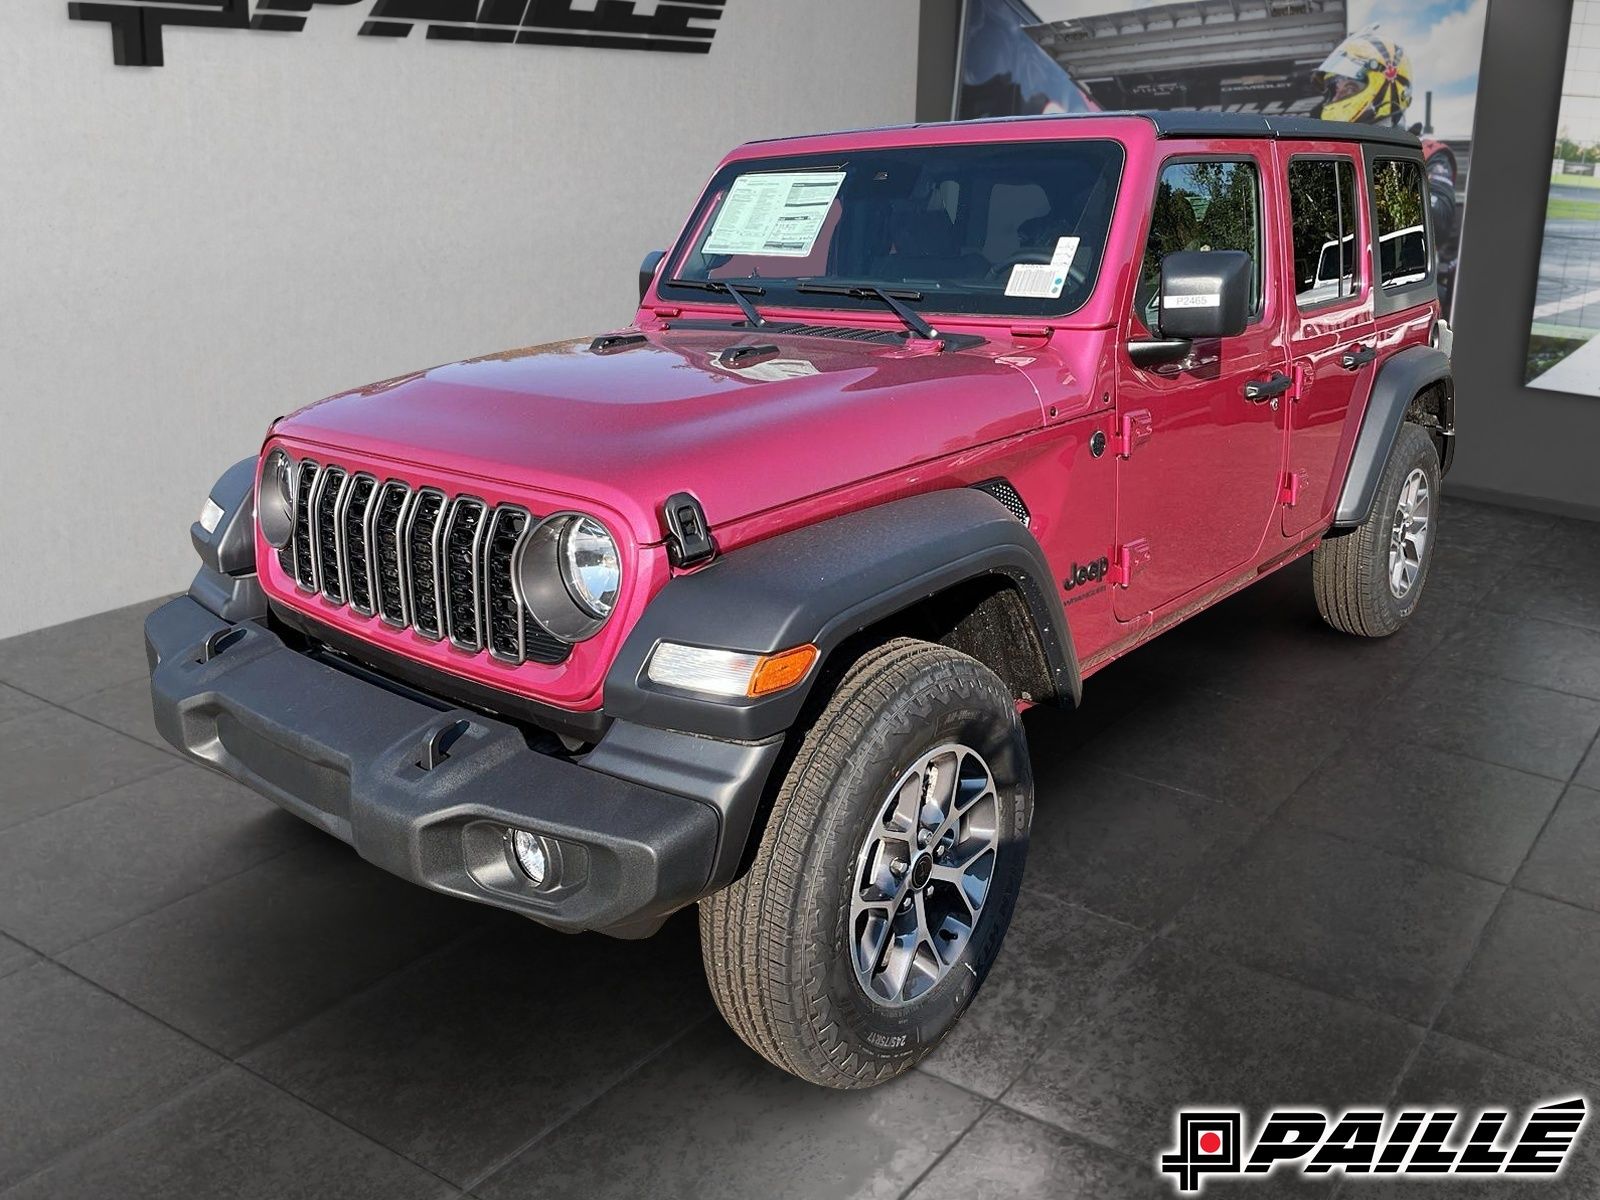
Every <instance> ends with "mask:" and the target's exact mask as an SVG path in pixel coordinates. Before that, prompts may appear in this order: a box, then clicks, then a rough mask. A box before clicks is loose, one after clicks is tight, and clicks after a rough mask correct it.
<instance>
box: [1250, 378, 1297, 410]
mask: <svg viewBox="0 0 1600 1200" xmlns="http://www.w3.org/2000/svg"><path fill="white" fill-rule="evenodd" d="M1293 386H1294V376H1293V375H1284V374H1282V373H1281V372H1280V373H1279V374H1277V375H1274V376H1273V377H1272V378H1271V379H1252V380H1251V381H1250V382H1249V383H1247V384H1245V385H1244V398H1245V399H1246V400H1248V401H1250V403H1251V404H1261V403H1263V402H1265V401H1267V400H1276V399H1277V398H1278V397H1279V396H1281V395H1283V394H1284V393H1285V392H1287V391H1288V390H1289V389H1290V388H1292V387H1293Z"/></svg>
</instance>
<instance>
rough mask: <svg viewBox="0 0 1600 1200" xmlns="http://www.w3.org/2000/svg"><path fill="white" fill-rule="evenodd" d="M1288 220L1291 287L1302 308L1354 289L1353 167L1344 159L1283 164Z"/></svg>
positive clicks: (1343, 297)
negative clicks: (1291, 233) (1291, 232)
mask: <svg viewBox="0 0 1600 1200" xmlns="http://www.w3.org/2000/svg"><path fill="white" fill-rule="evenodd" d="M1289 205H1290V212H1291V216H1292V219H1293V221H1294V281H1295V282H1294V288H1295V298H1296V299H1297V300H1298V302H1299V304H1300V307H1301V309H1302V310H1304V309H1310V308H1318V307H1321V306H1322V305H1325V304H1337V303H1338V302H1339V301H1341V300H1348V299H1350V298H1351V297H1353V296H1354V295H1355V294H1356V292H1357V291H1358V290H1360V282H1359V280H1358V278H1357V276H1358V274H1359V272H1358V269H1357V265H1356V264H1357V258H1356V255H1357V248H1358V247H1359V245H1360V239H1359V237H1358V235H1359V233H1360V214H1359V212H1358V211H1357V209H1356V168H1355V163H1354V162H1352V161H1350V160H1349V159H1337V160H1333V159H1296V160H1295V161H1293V162H1291V163H1290V164H1289Z"/></svg>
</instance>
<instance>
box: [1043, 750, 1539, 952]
mask: <svg viewBox="0 0 1600 1200" xmlns="http://www.w3.org/2000/svg"><path fill="white" fill-rule="evenodd" d="M1045 782H1046V781H1045V780H1042V779H1041V780H1040V786H1039V799H1038V801H1037V802H1036V803H1035V805H1034V810H1033V832H1032V835H1031V838H1030V841H1029V845H1028V876H1027V884H1026V886H1027V887H1028V889H1029V890H1030V891H1038V892H1043V893H1045V894H1047V895H1051V896H1056V897H1058V898H1060V899H1062V900H1066V901H1069V902H1071V903H1073V904H1078V905H1082V906H1083V907H1084V908H1087V909H1090V910H1092V911H1094V912H1097V913H1101V914H1103V915H1105V916H1108V917H1111V918H1113V919H1115V920H1118V921H1126V922H1127V923H1129V924H1130V925H1140V926H1144V927H1147V928H1155V927H1157V926H1159V925H1161V924H1162V923H1163V922H1165V921H1166V920H1167V919H1168V918H1169V917H1171V916H1172V914H1173V913H1175V912H1176V911H1177V910H1178V907H1179V906H1180V905H1181V904H1183V902H1184V901H1185V900H1187V899H1188V898H1189V897H1190V896H1191V895H1192V894H1193V893H1194V890H1195V888H1196V887H1198V886H1199V884H1200V881H1201V879H1202V878H1203V877H1204V874H1205V873H1206V872H1207V871H1209V870H1212V869H1214V868H1215V867H1216V866H1217V865H1218V864H1219V863H1221V862H1224V861H1226V860H1227V858H1228V857H1229V856H1230V855H1231V854H1232V853H1233V852H1234V851H1235V850H1237V849H1238V848H1239V847H1240V846H1242V845H1244V843H1245V841H1246V840H1247V839H1248V838H1249V836H1250V834H1251V833H1252V832H1253V831H1254V830H1255V829H1256V827H1257V825H1258V824H1259V818H1257V817H1255V816H1253V815H1251V814H1249V813H1246V812H1243V811H1241V810H1239V809H1237V808H1234V807H1232V806H1230V805H1227V804H1223V803H1221V802H1219V801H1216V800H1210V799H1207V798H1206V797H1204V796H1196V795H1193V794H1191V793H1187V792H1179V791H1175V790H1174V789H1172V788H1168V787H1163V786H1162V785H1161V784H1158V783H1147V782H1145V781H1144V780H1141V779H1133V778H1131V777H1129V776H1126V775H1121V774H1118V773H1115V772H1112V771H1107V770H1104V769H1102V768H1100V767H1092V766H1085V765H1079V766H1078V767H1077V768H1076V770H1074V771H1073V772H1072V773H1071V775H1070V777H1067V778H1063V779H1061V780H1060V781H1059V786H1057V787H1054V788H1052V789H1051V790H1050V792H1047V791H1046V789H1045ZM1052 793H1053V794H1052ZM1530 838H1531V835H1530Z"/></svg>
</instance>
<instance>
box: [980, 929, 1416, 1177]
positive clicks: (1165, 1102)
mask: <svg viewBox="0 0 1600 1200" xmlns="http://www.w3.org/2000/svg"><path fill="white" fill-rule="evenodd" d="M1421 1038H1422V1030H1421V1029H1418V1028H1416V1027H1415V1026H1412V1025H1408V1024H1406V1023H1405V1022H1402V1021H1399V1020H1396V1019H1394V1018H1392V1017H1386V1016H1384V1015H1382V1014H1381V1013H1377V1012H1374V1011H1372V1010H1371V1009H1369V1008H1363V1007H1361V1006H1360V1005H1356V1004H1350V1003H1348V1002H1346V1001H1343V1000H1338V999H1335V998H1334V997H1332V996H1328V995H1326V994H1324V993H1322V992H1317V991H1313V990H1312V989H1310V988H1304V987H1301V986H1299V985H1298V984H1294V983H1290V982H1288V981H1286V980H1280V979H1275V978H1273V977H1271V976H1269V975H1263V974H1261V973H1259V972H1256V971H1250V970H1246V969H1245V968H1243V967H1238V966H1234V965H1233V964H1231V963H1227V962H1224V961H1222V960H1221V959H1217V958H1213V957H1211V956H1209V955H1204V954H1198V953H1195V952H1193V951H1189V950H1185V949H1184V948H1182V947H1180V946H1177V945H1174V944H1172V943H1169V942H1161V941H1158V942H1156V943H1155V944H1154V945H1153V946H1152V947H1151V948H1150V950H1149V951H1148V952H1147V953H1146V954H1145V955H1143V956H1142V957H1141V958H1140V959H1139V960H1138V962H1136V963H1135V964H1134V966H1133V967H1132V969H1130V970H1129V971H1128V972H1126V973H1125V974H1124V975H1122V976H1121V977H1120V978H1119V979H1118V980H1117V981H1116V983H1115V984H1114V985H1113V987H1112V994H1111V996H1110V997H1109V998H1108V1000H1107V1002H1106V1003H1105V1004H1104V1005H1102V1006H1101V1007H1100V1008H1099V1009H1098V1010H1097V1011H1096V1012H1095V1014H1094V1015H1093V1016H1092V1017H1091V1018H1090V1019H1089V1020H1087V1021H1084V1022H1080V1023H1079V1024H1077V1025H1075V1026H1072V1027H1071V1028H1070V1029H1068V1030H1067V1031H1066V1032H1065V1034H1064V1036H1062V1037H1061V1039H1060V1040H1059V1041H1057V1042H1056V1043H1054V1044H1053V1045H1052V1046H1050V1047H1049V1048H1048V1049H1046V1050H1045V1051H1044V1052H1043V1053H1042V1054H1041V1055H1040V1056H1039V1058H1038V1060H1037V1061H1036V1062H1035V1064H1034V1065H1033V1067H1032V1068H1031V1069H1030V1070H1029V1071H1028V1073H1027V1074H1025V1075H1024V1076H1023V1077H1022V1078H1021V1079H1020V1080H1018V1081H1017V1083H1016V1085H1015V1086H1014V1087H1013V1088H1012V1089H1011V1091H1010V1092H1008V1093H1007V1094H1006V1096H1005V1097H1004V1101H1005V1103H1006V1104H1007V1105H1009V1106H1011V1107H1013V1108H1016V1109H1019V1110H1020V1111H1022V1112H1025V1113H1027V1114H1028V1115H1030V1116H1033V1117H1036V1118H1038V1119H1039V1120H1041V1121H1048V1122H1049V1123H1050V1124H1052V1125H1057V1126H1060V1127H1061V1128H1063V1129H1066V1130H1069V1131H1071V1132H1076V1133H1079V1134H1081V1135H1083V1136H1084V1137H1087V1138H1089V1139H1090V1140H1092V1141H1095V1142H1098V1143H1100V1144H1102V1145H1106V1146H1111V1147H1114V1148H1116V1149H1119V1150H1121V1151H1123V1152H1125V1153H1127V1154H1130V1155H1132V1156H1133V1157H1135V1158H1137V1159H1140V1160H1142V1161H1146V1162H1153V1161H1154V1160H1155V1159H1156V1157H1157V1156H1158V1155H1159V1154H1160V1153H1161V1152H1162V1151H1163V1150H1165V1149H1167V1148H1168V1147H1169V1146H1170V1143H1171V1139H1172V1127H1173V1114H1174V1113H1175V1112H1176V1111H1177V1110H1178V1109H1179V1108H1181V1107H1184V1106H1192V1107H1201V1106H1207V1105H1211V1106H1222V1107H1229V1108H1231V1107H1239V1108H1243V1109H1246V1110H1247V1111H1250V1112H1252V1113H1254V1114H1255V1115H1256V1116H1258V1117H1259V1115H1260V1113H1261V1112H1262V1111H1263V1110H1265V1109H1267V1108H1270V1107H1272V1106H1274V1105H1281V1104H1285V1103H1297V1104H1324V1105H1328V1106H1331V1107H1334V1108H1339V1107H1343V1106H1347V1105H1351V1104H1359V1103H1368V1102H1370V1103H1374V1104H1377V1103H1381V1102H1382V1100H1383V1098H1384V1097H1385V1096H1387V1095H1388V1093H1389V1089H1390V1087H1391V1086H1392V1085H1393V1083H1394V1082H1395V1080H1396V1079H1398V1078H1399V1076H1400V1072H1401V1069H1402V1068H1403V1067H1404V1065H1405V1062H1406V1059H1407V1058H1408V1057H1409V1055H1410V1054H1411V1052H1412V1050H1413V1049H1415V1047H1416V1046H1417V1044H1418V1042H1419V1041H1420V1040H1421ZM1290 1096H1292V1097H1294V1098H1295V1099H1294V1100H1293V1101H1289V1100H1286V1099H1285V1098H1286V1097H1290ZM1208 1191H1209V1189H1208Z"/></svg>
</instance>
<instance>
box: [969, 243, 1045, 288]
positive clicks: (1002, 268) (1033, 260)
mask: <svg viewBox="0 0 1600 1200" xmlns="http://www.w3.org/2000/svg"><path fill="white" fill-rule="evenodd" d="M1049 263H1050V255H1049V253H1047V252H1046V251H1044V250H1024V251H1023V252H1022V253H1021V254H1018V255H1015V256H1014V257H1012V258H1010V259H1007V260H1006V261H1005V262H999V263H995V264H994V266H992V267H990V268H989V273H988V274H987V275H985V276H984V277H983V281H984V282H985V283H999V282H1000V281H1001V279H1009V278H1010V277H1011V268H1012V267H1021V266H1029V265H1033V264H1037V265H1039V266H1048V265H1049Z"/></svg>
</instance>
